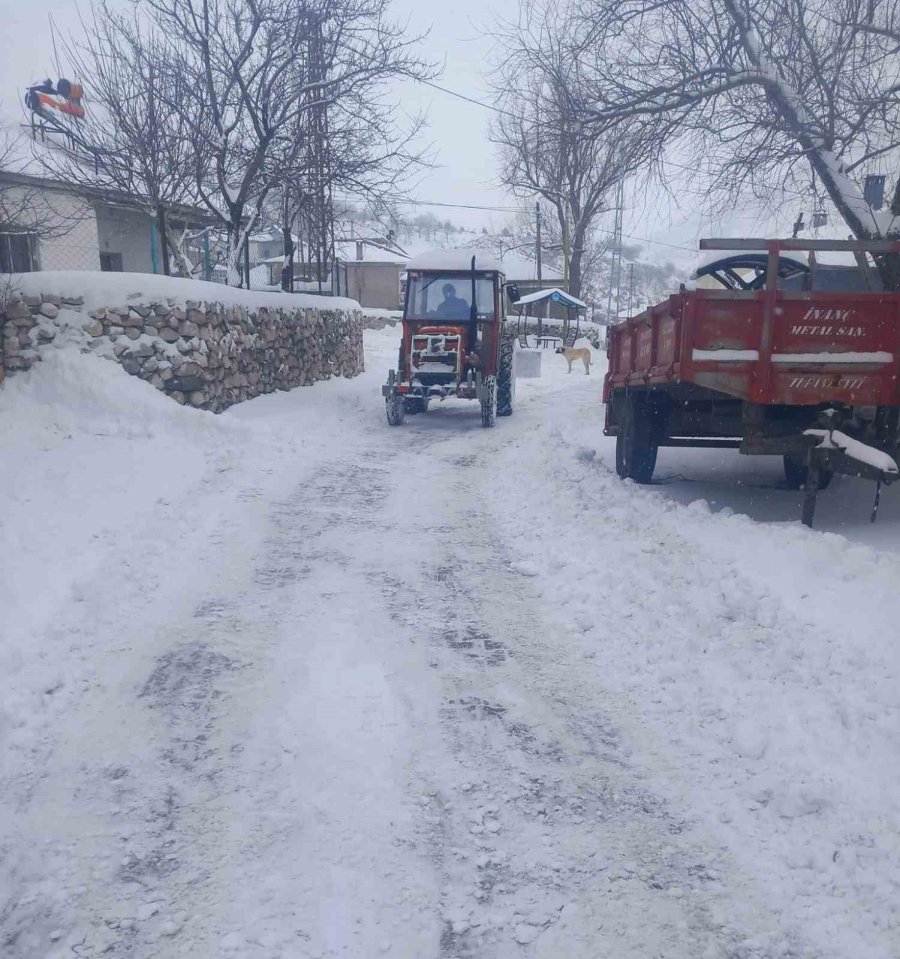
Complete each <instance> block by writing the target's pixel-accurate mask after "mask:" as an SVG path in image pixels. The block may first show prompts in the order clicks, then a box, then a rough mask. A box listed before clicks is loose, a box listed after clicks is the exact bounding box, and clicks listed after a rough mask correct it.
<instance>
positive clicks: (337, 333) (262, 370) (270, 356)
mask: <svg viewBox="0 0 900 959" xmlns="http://www.w3.org/2000/svg"><path fill="white" fill-rule="evenodd" d="M362 329H363V320H362V314H361V313H360V312H359V311H356V310H346V309H340V308H337V307H335V308H334V309H321V308H318V307H315V308H305V307H304V308H296V309H288V308H284V307H277V308H269V307H265V306H262V307H259V308H257V309H251V308H248V307H246V306H233V305H232V306H225V305H223V304H221V303H214V302H200V301H196V300H187V301H182V302H181V304H179V302H178V301H177V300H175V299H172V298H167V299H166V300H165V301H162V302H147V303H141V302H130V303H129V304H128V305H111V306H108V307H101V308H98V309H94V310H90V311H89V312H88V311H87V310H86V308H85V306H84V300H83V298H82V297H78V296H73V297H67V296H59V295H55V294H54V295H51V294H34V295H17V294H13V295H12V296H11V297H10V298H9V299H8V300H7V303H6V305H5V308H4V310H3V312H2V313H0V333H2V347H3V352H2V360H3V362H2V365H0V379H2V374H3V373H4V372H5V373H6V374H10V373H15V372H18V371H21V370H27V369H29V368H30V367H31V366H32V365H33V364H34V363H36V362H38V361H39V360H40V353H41V348H42V347H45V346H46V345H48V344H50V343H52V342H54V341H55V340H56V341H58V340H59V338H60V337H62V338H64V339H65V340H66V341H67V342H68V341H70V340H71V341H73V342H74V343H76V344H80V345H81V348H82V350H84V351H89V352H94V353H98V354H100V355H103V356H108V357H109V358H111V359H114V360H116V361H117V362H118V363H120V364H121V366H122V368H123V369H124V370H125V371H126V372H127V373H130V374H131V375H132V376H139V377H141V379H143V380H146V381H147V382H149V383H151V384H152V385H153V386H155V387H156V388H157V389H159V390H161V391H162V392H164V393H166V394H167V395H169V396H171V397H172V398H173V399H174V400H176V401H177V402H179V403H181V404H189V405H191V406H195V407H198V408H201V409H207V410H212V411H214V412H220V411H221V410H224V409H227V408H228V407H229V406H232V405H233V404H235V403H240V402H241V401H243V400H248V399H251V398H252V397H254V396H259V395H260V394H262V393H272V392H274V391H275V390H289V389H293V388H294V387H295V386H308V385H310V384H312V383H315V382H317V381H319V380H324V379H328V378H330V377H331V376H347V377H351V376H356V375H357V374H358V373H361V372H362V370H363V343H362Z"/></svg>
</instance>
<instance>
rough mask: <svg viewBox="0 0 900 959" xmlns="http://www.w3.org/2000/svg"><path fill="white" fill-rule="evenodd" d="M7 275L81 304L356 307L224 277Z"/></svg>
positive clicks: (22, 287)
mask: <svg viewBox="0 0 900 959" xmlns="http://www.w3.org/2000/svg"><path fill="white" fill-rule="evenodd" d="M7 279H11V282H12V284H13V286H14V288H15V289H17V290H19V291H20V292H22V293H24V294H28V295H36V294H40V293H51V294H54V295H56V296H67V297H77V296H80V297H83V298H84V305H85V309H87V310H89V311H90V310H96V309H98V308H100V307H110V306H127V305H128V304H131V303H142V304H143V303H153V302H159V301H168V300H170V299H171V300H173V301H174V302H173V303H172V304H171V305H175V304H179V305H181V306H184V305H185V304H187V303H188V302H195V303H221V304H222V305H223V306H242V307H245V308H246V309H248V310H259V309H270V310H271V309H282V310H297V309H317V310H359V309H360V305H359V303H357V302H356V300H351V299H347V298H346V297H341V296H314V295H313V294H311V293H266V292H263V291H259V290H239V289H236V288H235V287H232V286H226V285H225V284H224V283H208V282H206V281H205V280H186V279H183V278H182V277H177V276H156V275H153V274H150V273H103V272H90V271H87V270H59V271H49V270H48V271H47V272H39V273H20V274H16V275H15V276H13V277H11V278H8V277H4V276H3V275H2V274H0V282H4V281H6V280H7Z"/></svg>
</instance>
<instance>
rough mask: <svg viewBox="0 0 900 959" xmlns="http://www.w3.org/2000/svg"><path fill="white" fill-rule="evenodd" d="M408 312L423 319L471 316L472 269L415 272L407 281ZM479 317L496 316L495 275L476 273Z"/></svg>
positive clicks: (451, 318)
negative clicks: (469, 271)
mask: <svg viewBox="0 0 900 959" xmlns="http://www.w3.org/2000/svg"><path fill="white" fill-rule="evenodd" d="M407 294H408V301H409V306H408V307H407V316H409V317H412V318H414V319H422V320H432V319H433V320H468V319H469V318H470V313H469V308H470V305H471V301H472V274H471V273H453V274H451V273H425V274H418V273H412V274H410V275H409V278H408V281H407ZM475 297H476V302H477V306H478V319H479V320H481V321H484V320H492V319H493V318H494V278H493V276H484V275H478V274H476V278H475Z"/></svg>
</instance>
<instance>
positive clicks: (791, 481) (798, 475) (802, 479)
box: [784, 453, 834, 489]
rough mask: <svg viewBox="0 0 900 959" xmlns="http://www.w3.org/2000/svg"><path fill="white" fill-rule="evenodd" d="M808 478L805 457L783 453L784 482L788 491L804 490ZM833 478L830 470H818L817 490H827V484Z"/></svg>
mask: <svg viewBox="0 0 900 959" xmlns="http://www.w3.org/2000/svg"><path fill="white" fill-rule="evenodd" d="M808 477H809V468H808V467H807V465H806V457H805V456H804V455H803V454H802V453H785V455H784V481H785V483H786V484H787V488H788V489H804V488H805V487H806V480H807V478H808ZM833 478H834V473H833V472H832V471H831V470H819V487H818V488H819V489H828V484H829V483H830V482H831V480H832V479H833Z"/></svg>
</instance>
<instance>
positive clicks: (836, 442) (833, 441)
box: [803, 429, 900, 527]
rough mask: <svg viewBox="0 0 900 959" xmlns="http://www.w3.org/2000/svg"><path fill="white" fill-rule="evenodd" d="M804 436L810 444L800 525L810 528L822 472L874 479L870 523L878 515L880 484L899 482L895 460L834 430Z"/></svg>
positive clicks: (814, 431) (804, 432)
mask: <svg viewBox="0 0 900 959" xmlns="http://www.w3.org/2000/svg"><path fill="white" fill-rule="evenodd" d="M803 437H804V439H805V440H806V442H807V443H808V444H809V448H808V452H807V467H808V474H807V475H808V480H807V483H806V488H805V491H804V497H803V523H804V525H805V526H809V527H811V526H812V524H813V518H814V516H815V512H816V498H817V495H818V492H819V477H820V475H821V474H822V473H823V472H825V471H828V472H831V473H843V474H844V475H845V476H856V477H859V478H860V479H868V480H874V481H875V483H876V487H875V502H874V505H873V507H872V515H871V521H872V522H873V523H874V522H875V519H876V517H877V515H878V504H879V502H880V499H881V487H882V485H889V484H890V483H893V482H894V481H895V480H897V479H900V467H898V466H897V462H896V460H895V459H894V458H893V457H892V456H890V455H889V454H888V453H885V452H884V451H883V450H880V449H877V448H876V447H874V446H869V445H867V444H866V443H862V442H860V440H857V439H854V438H853V437H852V436H848V435H847V434H846V433H842V432H841V431H840V430H836V429H808V430H804V431H803Z"/></svg>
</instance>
